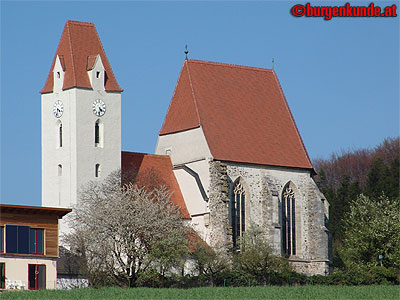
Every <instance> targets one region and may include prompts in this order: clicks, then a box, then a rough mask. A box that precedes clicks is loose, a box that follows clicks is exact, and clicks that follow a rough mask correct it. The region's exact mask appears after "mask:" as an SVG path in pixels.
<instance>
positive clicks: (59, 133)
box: [57, 120, 63, 148]
mask: <svg viewBox="0 0 400 300" xmlns="http://www.w3.org/2000/svg"><path fill="white" fill-rule="evenodd" d="M62 146H63V128H62V123H61V121H60V120H57V147H58V148H61V147H62Z"/></svg>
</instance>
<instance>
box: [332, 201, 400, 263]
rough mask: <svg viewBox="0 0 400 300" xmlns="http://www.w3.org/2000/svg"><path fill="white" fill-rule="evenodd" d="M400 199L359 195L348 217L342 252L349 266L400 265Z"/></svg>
mask: <svg viewBox="0 0 400 300" xmlns="http://www.w3.org/2000/svg"><path fill="white" fill-rule="evenodd" d="M399 206H400V199H399V198H396V199H393V200H390V199H389V198H388V197H386V196H381V197H379V198H378V199H376V200H375V199H373V198H370V197H368V196H365V195H360V196H359V197H358V198H356V200H355V201H353V202H351V204H350V210H349V212H348V213H347V214H346V216H345V220H344V224H345V228H346V230H345V232H344V236H343V239H342V243H341V245H340V248H339V254H340V257H341V259H342V260H343V262H344V264H345V266H346V268H347V269H352V268H354V267H363V268H366V269H370V268H371V267H373V266H377V265H378V264H380V260H379V255H382V256H383V260H382V263H383V266H385V267H395V268H398V267H399V266H400V236H399V232H400V220H399V217H400V214H399Z"/></svg>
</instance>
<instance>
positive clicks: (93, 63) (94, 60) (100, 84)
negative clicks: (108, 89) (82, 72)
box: [86, 54, 106, 91]
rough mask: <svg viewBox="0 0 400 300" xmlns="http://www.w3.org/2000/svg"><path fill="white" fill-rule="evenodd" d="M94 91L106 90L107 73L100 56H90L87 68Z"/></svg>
mask: <svg viewBox="0 0 400 300" xmlns="http://www.w3.org/2000/svg"><path fill="white" fill-rule="evenodd" d="M86 70H87V73H88V76H89V80H90V84H91V85H92V89H93V90H96V91H97V90H103V91H104V90H105V88H104V86H105V83H106V72H105V68H104V65H103V62H102V60H101V56H100V54H97V55H89V56H88V58H87V67H86Z"/></svg>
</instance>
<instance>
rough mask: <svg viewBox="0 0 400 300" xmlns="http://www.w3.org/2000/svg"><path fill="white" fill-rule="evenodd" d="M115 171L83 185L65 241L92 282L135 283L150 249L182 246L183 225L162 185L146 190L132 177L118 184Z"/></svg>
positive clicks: (150, 258)
mask: <svg viewBox="0 0 400 300" xmlns="http://www.w3.org/2000/svg"><path fill="white" fill-rule="evenodd" d="M120 174H121V172H120V171H116V172H113V173H112V174H111V175H109V176H108V177H107V178H106V179H105V180H104V181H103V182H90V183H89V184H87V185H86V186H85V187H84V188H83V190H82V191H81V193H80V199H79V202H78V203H79V204H78V205H77V206H76V207H75V208H74V210H73V214H72V216H71V222H70V226H71V228H72V229H73V233H71V234H69V235H68V236H67V237H66V241H67V242H68V243H69V244H70V246H71V249H74V251H75V252H78V253H80V255H81V256H82V257H84V258H85V260H86V264H87V270H88V273H89V274H88V275H89V276H90V279H92V283H94V284H96V283H97V284H100V283H101V284H119V285H122V286H130V287H134V286H135V282H136V280H137V278H138V276H140V274H141V272H144V271H145V270H146V269H147V268H148V267H149V266H151V265H152V264H153V262H154V259H153V257H154V255H151V251H152V249H153V248H154V249H155V248H156V247H155V246H156V245H157V244H159V243H160V241H163V240H166V241H167V243H168V245H169V247H170V250H171V251H174V248H176V249H178V248H179V249H180V251H181V249H182V244H183V245H186V243H187V239H186V237H185V232H186V227H185V222H184V219H183V218H182V216H181V214H180V213H179V208H178V207H176V206H175V205H174V204H173V203H172V202H171V201H170V195H171V194H170V192H169V191H168V190H167V189H166V187H165V186H160V187H153V188H152V190H151V191H149V189H146V188H145V186H141V187H138V185H137V184H135V183H132V182H130V183H124V184H121V175H120ZM175 246H176V247H175ZM99 281H102V282H99Z"/></svg>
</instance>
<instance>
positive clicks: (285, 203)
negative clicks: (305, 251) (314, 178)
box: [282, 186, 296, 256]
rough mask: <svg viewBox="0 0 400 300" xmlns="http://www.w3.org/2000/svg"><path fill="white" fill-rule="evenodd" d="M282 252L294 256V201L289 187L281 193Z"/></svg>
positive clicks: (292, 192)
mask: <svg viewBox="0 0 400 300" xmlns="http://www.w3.org/2000/svg"><path fill="white" fill-rule="evenodd" d="M282 251H283V253H284V254H285V255H286V256H290V255H296V199H295V196H294V191H293V189H292V188H291V187H290V186H286V187H285V189H284V190H283V193H282Z"/></svg>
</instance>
